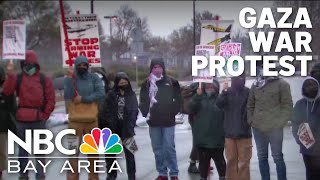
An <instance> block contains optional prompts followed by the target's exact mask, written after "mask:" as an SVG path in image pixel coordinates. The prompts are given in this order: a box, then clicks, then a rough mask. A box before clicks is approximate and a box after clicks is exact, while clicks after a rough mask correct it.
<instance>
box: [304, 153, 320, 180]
mask: <svg viewBox="0 0 320 180" xmlns="http://www.w3.org/2000/svg"><path fill="white" fill-rule="evenodd" d="M303 161H304V164H305V166H306V180H319V179H320V155H319V156H309V155H303Z"/></svg>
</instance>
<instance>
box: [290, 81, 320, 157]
mask: <svg viewBox="0 0 320 180" xmlns="http://www.w3.org/2000/svg"><path fill="white" fill-rule="evenodd" d="M307 80H313V81H315V82H317V85H318V90H319V89H320V87H319V83H318V81H317V80H316V79H314V78H312V77H308V78H306V79H305V81H304V83H303V86H302V88H304V86H306V83H305V82H306V81H307ZM302 95H303V98H302V99H300V100H299V101H298V102H297V103H296V104H295V106H294V111H293V116H292V134H293V137H294V138H295V140H296V142H297V143H298V144H299V145H300V152H301V153H302V154H304V155H310V156H318V157H319V156H320V131H319V129H320V118H319V117H320V98H319V92H318V95H317V97H316V98H314V99H311V98H308V97H306V96H305V94H304V93H303V94H302ZM302 123H309V126H310V129H311V131H312V134H313V136H314V138H315V141H316V142H315V144H314V145H313V146H311V147H310V148H309V149H306V148H305V147H304V146H303V145H302V144H301V143H300V141H299V137H298V135H297V133H298V130H299V126H300V125H301V124H302Z"/></svg>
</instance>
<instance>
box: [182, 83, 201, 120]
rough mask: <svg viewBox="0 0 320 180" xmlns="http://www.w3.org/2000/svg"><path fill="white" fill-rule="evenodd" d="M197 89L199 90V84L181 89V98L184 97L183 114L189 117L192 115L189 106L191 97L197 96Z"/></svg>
mask: <svg viewBox="0 0 320 180" xmlns="http://www.w3.org/2000/svg"><path fill="white" fill-rule="evenodd" d="M197 88H198V83H192V84H190V85H186V86H181V87H180V91H181V96H182V107H181V108H182V109H181V113H183V114H189V115H190V114H191V112H190V109H189V104H190V100H191V97H192V96H193V95H195V94H196V92H197Z"/></svg>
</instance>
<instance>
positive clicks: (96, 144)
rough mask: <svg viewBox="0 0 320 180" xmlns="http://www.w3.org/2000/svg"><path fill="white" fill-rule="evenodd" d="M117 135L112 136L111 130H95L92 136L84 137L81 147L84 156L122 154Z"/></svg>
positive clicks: (92, 131)
mask: <svg viewBox="0 0 320 180" xmlns="http://www.w3.org/2000/svg"><path fill="white" fill-rule="evenodd" d="M119 142H120V138H119V136H118V135H117V134H112V131H111V130H110V129H109V128H104V129H102V130H101V129H99V128H94V129H92V130H91V134H86V135H84V136H83V143H82V144H81V146H80V152H81V153H82V154H120V153H122V151H123V147H122V145H121V144H120V143H119Z"/></svg>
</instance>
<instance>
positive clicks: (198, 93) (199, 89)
mask: <svg viewBox="0 0 320 180" xmlns="http://www.w3.org/2000/svg"><path fill="white" fill-rule="evenodd" d="M202 93H203V92H202V89H201V88H198V89H197V95H199V96H201V95H202Z"/></svg>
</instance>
